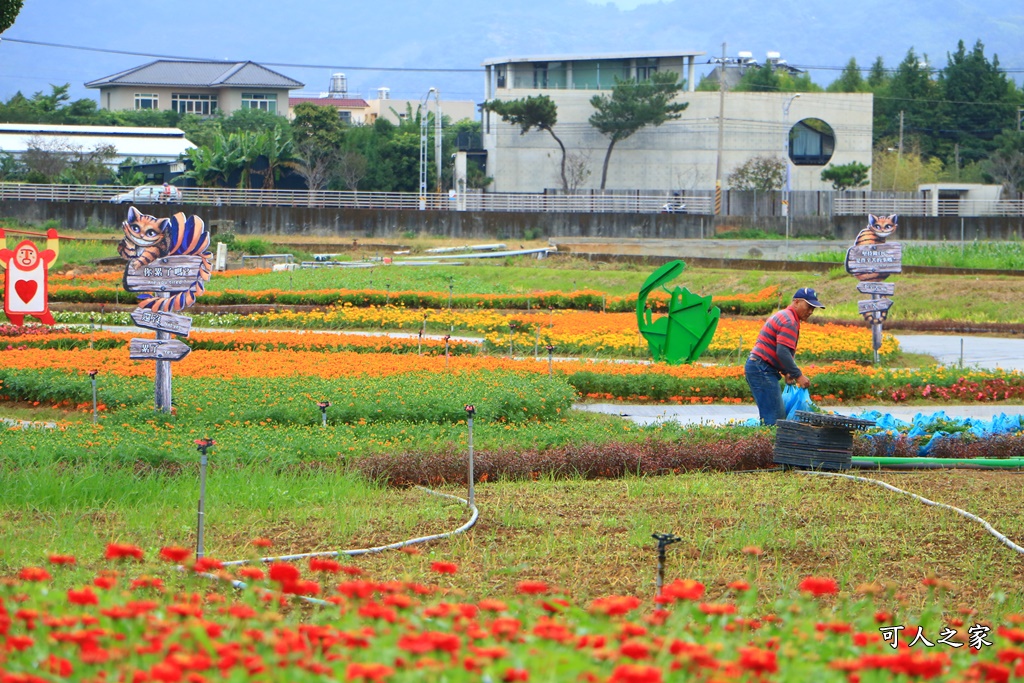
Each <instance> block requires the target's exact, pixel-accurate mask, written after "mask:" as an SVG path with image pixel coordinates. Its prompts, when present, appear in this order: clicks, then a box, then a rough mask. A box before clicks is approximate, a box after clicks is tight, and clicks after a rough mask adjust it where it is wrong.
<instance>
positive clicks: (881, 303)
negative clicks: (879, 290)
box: [857, 299, 892, 313]
mask: <svg viewBox="0 0 1024 683" xmlns="http://www.w3.org/2000/svg"><path fill="white" fill-rule="evenodd" d="M890 308H892V299H867V300H866V301H858V302H857V312H858V313H871V312H874V311H888V310H889V309H890Z"/></svg>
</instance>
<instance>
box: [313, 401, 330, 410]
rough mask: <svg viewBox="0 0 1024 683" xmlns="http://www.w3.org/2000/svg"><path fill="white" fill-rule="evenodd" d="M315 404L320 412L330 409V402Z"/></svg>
mask: <svg viewBox="0 0 1024 683" xmlns="http://www.w3.org/2000/svg"><path fill="white" fill-rule="evenodd" d="M316 404H317V405H318V406H320V410H327V409H328V408H330V407H331V402H330V401H317V402H316Z"/></svg>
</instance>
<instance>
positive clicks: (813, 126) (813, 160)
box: [789, 119, 836, 166]
mask: <svg viewBox="0 0 1024 683" xmlns="http://www.w3.org/2000/svg"><path fill="white" fill-rule="evenodd" d="M835 149H836V133H835V131H834V130H832V126H830V125H828V124H827V123H825V122H824V121H822V120H821V119H803V120H801V121H798V122H797V123H796V124H794V125H793V127H792V128H790V129H789V158H790V160H791V161H792V162H793V164H794V165H795V166H824V165H825V164H827V163H828V162H829V161H830V160H831V159H832V154H833V152H835Z"/></svg>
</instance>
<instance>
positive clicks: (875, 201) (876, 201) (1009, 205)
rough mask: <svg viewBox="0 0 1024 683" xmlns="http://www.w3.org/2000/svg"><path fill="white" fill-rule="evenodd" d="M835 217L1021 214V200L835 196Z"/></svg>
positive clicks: (833, 206) (1023, 203)
mask: <svg viewBox="0 0 1024 683" xmlns="http://www.w3.org/2000/svg"><path fill="white" fill-rule="evenodd" d="M832 213H833V215H836V216H863V215H866V214H869V213H871V214H875V215H879V214H891V213H896V214H899V215H901V216H1008V217H1022V216H1024V200H1021V199H1000V200H993V201H980V200H969V199H939V200H937V201H936V200H933V199H928V198H923V197H921V198H885V197H870V196H868V197H836V198H835V199H834V200H833V201H832Z"/></svg>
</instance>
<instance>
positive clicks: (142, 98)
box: [135, 93, 160, 109]
mask: <svg viewBox="0 0 1024 683" xmlns="http://www.w3.org/2000/svg"><path fill="white" fill-rule="evenodd" d="M135 108H136V109H159V108H160V98H159V97H158V96H157V95H150V94H146V93H135Z"/></svg>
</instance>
